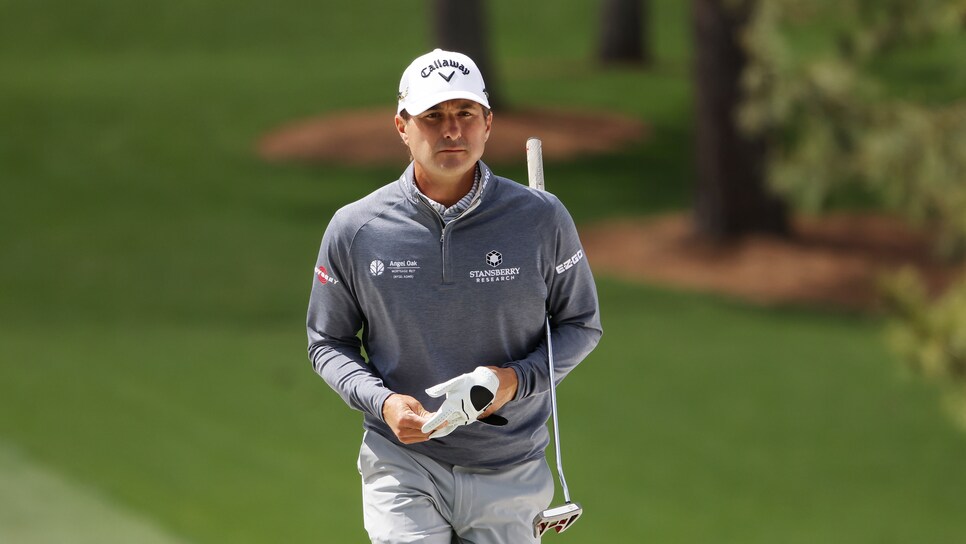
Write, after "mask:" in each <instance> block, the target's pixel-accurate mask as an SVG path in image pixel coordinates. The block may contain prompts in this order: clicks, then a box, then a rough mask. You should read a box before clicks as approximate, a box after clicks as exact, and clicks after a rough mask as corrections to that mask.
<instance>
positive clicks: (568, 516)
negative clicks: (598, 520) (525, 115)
mask: <svg viewBox="0 0 966 544" xmlns="http://www.w3.org/2000/svg"><path fill="white" fill-rule="evenodd" d="M527 173H528V178H529V182H530V187H531V188H533V189H537V190H540V191H545V190H546V186H545V184H544V181H543V143H542V142H541V141H540V139H539V138H530V139H528V140H527ZM545 325H546V327H545V328H546V331H547V359H548V362H549V366H550V409H551V412H553V444H554V450H555V452H556V455H557V475H559V476H560V487H562V488H563V494H564V500H565V501H567V502H566V504H564V505H563V506H557V507H555V508H550V509H547V510H544V511H543V512H540V513H539V514H537V517H535V518H533V536H535V537H537V538H540V537H541V536H543V533H545V532H547V530H549V529H553V530H555V531H557V532H558V533H562V532H564V531H566V530H567V529H568V528H570V526H571V525H573V524H574V522H576V521H577V518H579V517H580V515H581V514H583V513H584V509H583V508H582V507H581V506H580V504H579V503H576V502H573V501H571V500H570V490H569V489H567V479H566V478H564V472H563V462H562V461H561V460H560V424H559V423H558V420H557V386H556V384H555V383H554V375H555V373H554V368H553V344H552V343H551V341H550V315H549V314H548V315H547V317H546V320H545Z"/></svg>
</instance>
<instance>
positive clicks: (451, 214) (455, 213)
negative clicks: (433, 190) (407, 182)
mask: <svg viewBox="0 0 966 544" xmlns="http://www.w3.org/2000/svg"><path fill="white" fill-rule="evenodd" d="M483 185H486V183H485V182H484V183H482V184H481V183H480V165H479V164H477V165H476V167H475V168H474V170H473V187H471V188H470V191H469V192H468V193H466V195H464V196H463V198H461V199H460V200H459V202H457V203H456V204H453V205H452V206H450V207H448V208H447V207H446V206H444V205H443V204H440V203H439V202H436V201H435V200H433V199H432V198H429V197H428V196H426V195H424V194H423V192H422V191H420V190H419V186H418V185H416V178H415V177H413V187H415V188H416V192H417V193H418V194H419V196H421V197H423V200H425V201H426V203H427V204H429V205H430V206H432V208H433V209H434V210H436V211H437V212H438V213H439V216H440V217H442V218H443V222H444V223H449V222H450V221H452V220H453V219H456V218H457V217H459V215H460V214H461V213H463V212H465V211H466V210H467V208H469V207H470V204H472V203H473V199H475V198H476V195H477V194H478V193H480V191H482V190H483Z"/></svg>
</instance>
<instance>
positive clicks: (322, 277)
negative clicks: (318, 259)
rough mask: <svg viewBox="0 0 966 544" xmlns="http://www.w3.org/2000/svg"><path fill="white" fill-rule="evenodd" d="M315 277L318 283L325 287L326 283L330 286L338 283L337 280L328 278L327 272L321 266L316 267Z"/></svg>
mask: <svg viewBox="0 0 966 544" xmlns="http://www.w3.org/2000/svg"><path fill="white" fill-rule="evenodd" d="M315 277H317V278H319V283H321V284H322V285H325V284H327V283H331V284H332V285H338V283H339V280H337V279H335V278H333V277H332V276H330V275H329V271H328V270H326V269H325V267H324V266H322V265H319V266H318V267H316V269H315Z"/></svg>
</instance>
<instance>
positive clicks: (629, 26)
mask: <svg viewBox="0 0 966 544" xmlns="http://www.w3.org/2000/svg"><path fill="white" fill-rule="evenodd" d="M600 7H601V17H600V34H599V37H598V54H597V56H598V59H600V61H601V62H603V63H631V64H647V63H649V62H650V60H651V59H650V57H651V54H650V48H649V47H648V42H649V40H648V39H647V38H648V34H647V32H648V29H649V25H648V11H649V10H648V2H646V1H645V0H602V2H601V4H600Z"/></svg>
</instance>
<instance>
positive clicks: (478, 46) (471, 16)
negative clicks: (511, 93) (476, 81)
mask: <svg viewBox="0 0 966 544" xmlns="http://www.w3.org/2000/svg"><path fill="white" fill-rule="evenodd" d="M485 8H486V3H485V1H484V0H435V1H434V2H433V9H432V11H433V30H434V36H435V38H436V45H434V46H433V47H439V48H441V49H444V50H446V51H456V52H459V53H463V54H464V55H467V56H469V57H470V58H471V59H473V61H474V62H476V66H477V67H479V69H480V73H481V74H483V81H484V82H486V93H487V96H488V100H489V102H490V107H492V108H493V109H497V108H498V107H504V106H505V105H504V103H503V99H502V94H503V93H500V92H497V89H498V88H499V87H498V82H497V78H496V75H495V73H494V70H493V63H492V62H491V57H490V44H489V28H488V24H487V18H486V9H485Z"/></svg>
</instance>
